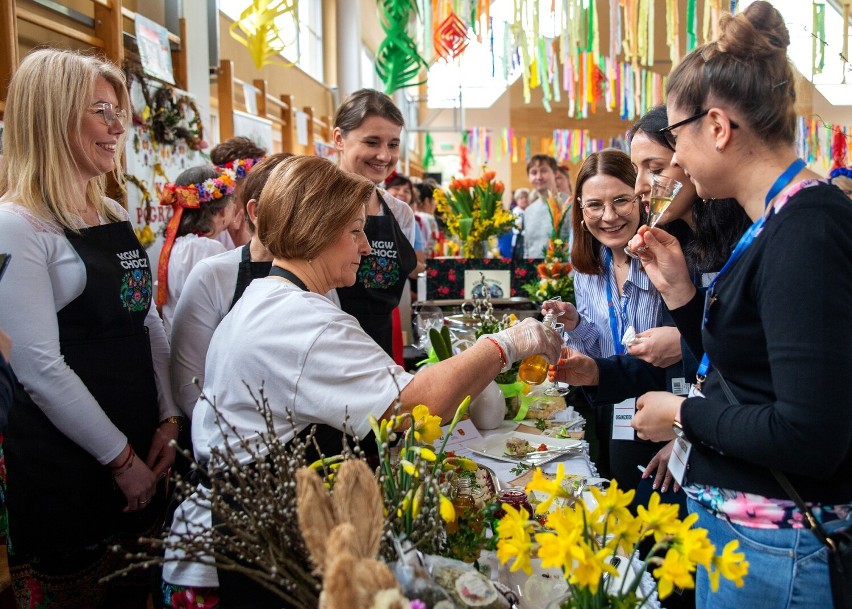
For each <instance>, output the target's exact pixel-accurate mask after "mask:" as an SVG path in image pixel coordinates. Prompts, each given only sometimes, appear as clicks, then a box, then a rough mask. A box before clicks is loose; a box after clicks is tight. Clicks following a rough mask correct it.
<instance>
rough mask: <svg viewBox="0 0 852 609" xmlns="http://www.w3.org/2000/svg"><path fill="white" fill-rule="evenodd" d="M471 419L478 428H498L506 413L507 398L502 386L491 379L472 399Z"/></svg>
mask: <svg viewBox="0 0 852 609" xmlns="http://www.w3.org/2000/svg"><path fill="white" fill-rule="evenodd" d="M468 413H469V414H470V420H471V421H473V424H474V425H475V426H476V428H477V429H480V430H482V429H497V428H498V427H500V424H501V423H502V422H503V417H504V416H505V415H506V400H505V398H504V397H503V392H502V391H500V386H499V385H498V384H497V383H495V382H494V381H491V382H490V383H488V385H487V386H486V387H485V389H483V390H482V393H480V394H479V395H478V396H476V397H475V398H473V399H472V400H471V401H470V407H469V409H468Z"/></svg>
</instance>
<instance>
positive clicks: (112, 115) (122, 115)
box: [89, 102, 127, 127]
mask: <svg viewBox="0 0 852 609" xmlns="http://www.w3.org/2000/svg"><path fill="white" fill-rule="evenodd" d="M89 112H91V113H92V114H100V115H101V118H103V119H104V123H105V124H106V126H107V127H112V124H113V123H114V122H115V121H118V122H119V123H121V126H122V127H125V126H126V125H127V112H125V111H124V110H116V109H115V106H113V105H112V104H111V103H109V102H101V103H99V104H95V105H94V107H93V108H92V109H90V110H89Z"/></svg>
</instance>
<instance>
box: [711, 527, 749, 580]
mask: <svg viewBox="0 0 852 609" xmlns="http://www.w3.org/2000/svg"><path fill="white" fill-rule="evenodd" d="M739 547H740V542H739V541H737V540H736V539H733V540H731V541H729V542H728V543H727V544H726V545H725V548H724V549H723V550H722V554H721V555H720V556H714V557H713V569H712V570H711V571H710V587H711V589H712V590H713V592H715V591H716V590H718V589H719V575H720V574H721V575H722V576H723V577H724V578H725V579H728V580H730V581H732V582H734V583H735V584H736V586H737V588H742V587H743V584H744V583H745V582H744V581H743V577H745V576H746V575H748V566H749V564H748V561H747V560H746V559H745V554H743V553H742V552H737V549H738V548H739Z"/></svg>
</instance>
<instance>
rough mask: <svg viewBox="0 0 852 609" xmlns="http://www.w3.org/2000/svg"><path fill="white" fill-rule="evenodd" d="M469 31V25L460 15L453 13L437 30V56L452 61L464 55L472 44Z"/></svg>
mask: <svg viewBox="0 0 852 609" xmlns="http://www.w3.org/2000/svg"><path fill="white" fill-rule="evenodd" d="M467 29H468V26H467V24H465V22H464V21H462V20H461V19H459V16H458V15H456V14H455V13H453V12H451V13H450V14H449V15H447V18H446V19H444V20H443V21H442V22H441V24H440V25H438V27H436V28H435V37H434V38H435V56H436V57H440V58H442V59H446V60H447V61H451V60H453V59H455V58H456V57H458V56H459V55H461V54H462V53H464V50H465V49H466V48H467V45H468V44H469V43H470V39H469V38H468V37H467Z"/></svg>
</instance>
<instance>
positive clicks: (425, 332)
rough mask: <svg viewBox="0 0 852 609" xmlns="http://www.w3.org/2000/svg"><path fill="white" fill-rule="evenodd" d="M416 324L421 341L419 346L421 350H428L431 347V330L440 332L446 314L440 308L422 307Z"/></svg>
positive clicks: (418, 312) (416, 318)
mask: <svg viewBox="0 0 852 609" xmlns="http://www.w3.org/2000/svg"><path fill="white" fill-rule="evenodd" d="M414 323H415V327H416V328H417V337H418V339H419V341H418V345H417V346H418V347H419V348H420V349H426V348H427V347H428V346H429V330H430V329H432V328H435V329H436V330H440V329H441V327H442V326H443V325H444V312H443V311H442V310H441V308H440V307H436V306H433V305H421V306H420V309H419V310H418V311H417V316H416V317H415V321H414Z"/></svg>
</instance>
